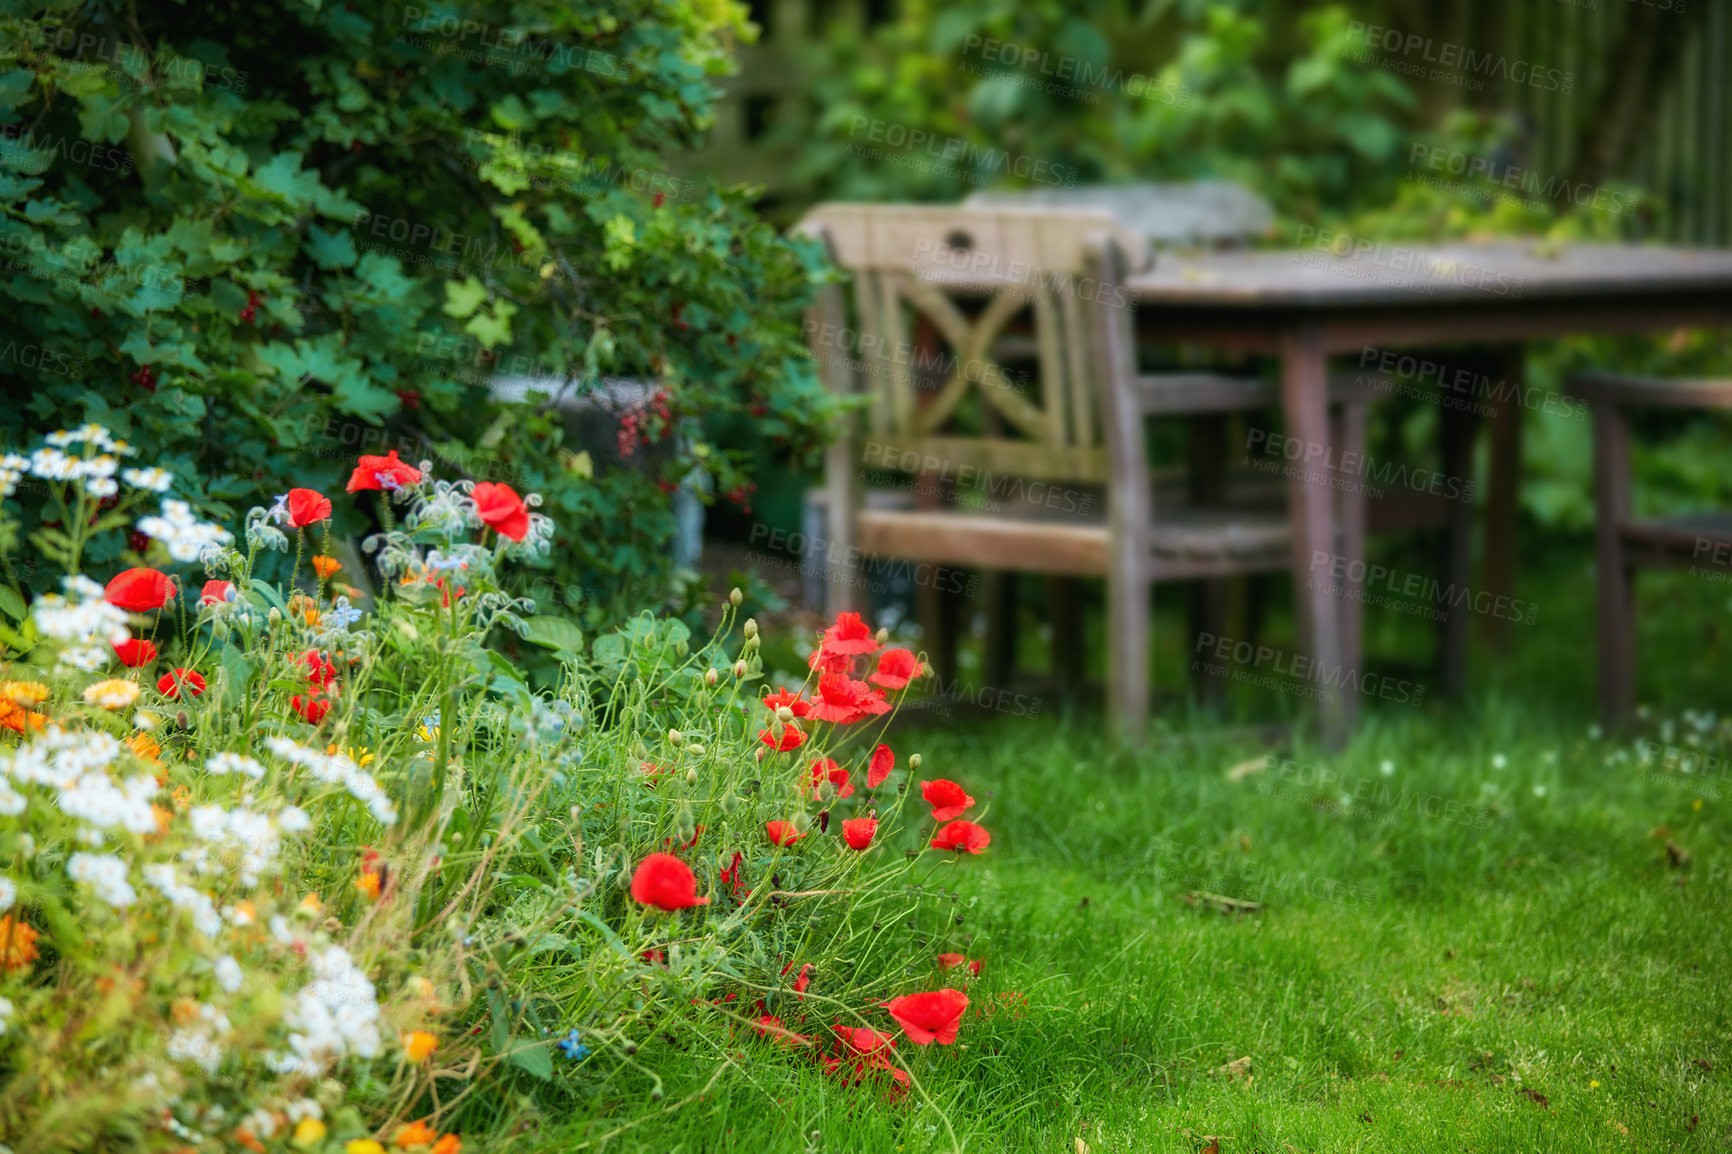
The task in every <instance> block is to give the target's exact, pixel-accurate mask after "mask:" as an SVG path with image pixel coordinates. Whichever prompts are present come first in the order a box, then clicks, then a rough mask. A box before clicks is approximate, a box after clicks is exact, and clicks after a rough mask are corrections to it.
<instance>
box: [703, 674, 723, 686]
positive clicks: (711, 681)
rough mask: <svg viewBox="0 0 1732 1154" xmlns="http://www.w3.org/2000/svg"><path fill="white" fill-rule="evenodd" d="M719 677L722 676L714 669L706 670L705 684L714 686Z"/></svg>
mask: <svg viewBox="0 0 1732 1154" xmlns="http://www.w3.org/2000/svg"><path fill="white" fill-rule="evenodd" d="M719 679H720V678H719V676H718V675H717V673H716V671H715V670H714V669H706V670H704V684H705V685H708V686H711V687H712V688H713V687H714V686H715V684H716V682H717V681H718V680H719Z"/></svg>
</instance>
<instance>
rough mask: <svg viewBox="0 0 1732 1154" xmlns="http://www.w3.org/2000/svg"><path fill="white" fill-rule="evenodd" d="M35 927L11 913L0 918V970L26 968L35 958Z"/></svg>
mask: <svg viewBox="0 0 1732 1154" xmlns="http://www.w3.org/2000/svg"><path fill="white" fill-rule="evenodd" d="M36 937H37V934H36V927H35V926H32V925H28V924H26V923H25V922H22V921H19V920H18V919H17V918H14V917H13V916H12V915H11V914H8V915H6V916H5V917H3V918H0V970H23V969H28V968H29V966H30V963H31V962H34V961H35V960H36Z"/></svg>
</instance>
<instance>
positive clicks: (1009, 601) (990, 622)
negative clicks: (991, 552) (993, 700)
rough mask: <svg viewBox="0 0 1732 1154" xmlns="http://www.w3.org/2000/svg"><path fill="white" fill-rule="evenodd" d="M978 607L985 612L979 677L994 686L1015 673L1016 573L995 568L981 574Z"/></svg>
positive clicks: (1009, 678)
mask: <svg viewBox="0 0 1732 1154" xmlns="http://www.w3.org/2000/svg"><path fill="white" fill-rule="evenodd" d="M981 586H982V590H981V592H982V594H983V597H982V603H981V608H982V609H984V610H985V611H986V644H985V646H984V649H985V653H984V660H983V661H982V662H981V676H982V677H984V678H985V683H986V684H987V685H989V686H992V687H993V688H995V689H1003V688H1004V687H1005V686H1006V685H1008V684H1010V681H1011V678H1012V676H1013V675H1014V674H1015V673H1016V574H1014V573H1007V572H1004V571H1002V570H994V571H992V572H989V573H986V574H983V575H982V580H981Z"/></svg>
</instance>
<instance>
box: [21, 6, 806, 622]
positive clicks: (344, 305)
mask: <svg viewBox="0 0 1732 1154" xmlns="http://www.w3.org/2000/svg"><path fill="white" fill-rule="evenodd" d="M740 19H741V17H740V13H739V10H738V9H736V8H735V7H733V6H731V5H728V4H711V3H700V2H696V0H675V2H668V3H644V2H634V0H600V2H596V3H583V4H577V5H572V4H566V3H555V2H553V0H521V2H516V3H513V4H510V5H508V6H506V7H503V8H494V9H489V10H487V11H486V12H483V11H481V10H479V9H467V8H465V9H459V8H455V7H451V6H448V5H432V6H428V7H425V8H423V7H418V6H415V5H409V6H402V5H397V4H386V3H383V2H380V0H354V2H352V3H343V4H319V3H302V2H292V0H279V2H274V3H264V4H247V5H239V6H228V7H218V8H215V9H208V10H198V11H195V10H193V9H191V8H186V7H184V6H178V5H150V6H147V7H146V8H144V9H142V10H138V11H134V10H133V9H129V8H125V7H123V6H116V5H111V4H107V3H91V4H82V5H71V6H68V5H64V4H48V3H35V4H29V3H26V4H21V5H12V6H10V7H9V8H8V9H7V10H6V11H5V13H4V14H3V15H0V57H3V58H0V113H3V118H4V121H5V122H6V123H7V124H8V125H9V126H10V127H8V128H7V129H6V131H5V133H4V139H0V161H3V163H0V262H4V265H5V268H4V275H0V299H4V300H5V302H6V304H7V305H8V310H9V314H10V317H11V326H10V328H9V331H8V337H7V343H6V344H5V345H4V346H3V347H0V379H4V381H5V388H6V389H7V391H8V392H9V393H10V394H12V395H14V396H17V397H19V398H22V399H24V400H25V403H23V404H19V405H12V406H7V408H6V410H5V412H4V413H3V414H0V446H21V445H25V444H29V443H32V442H33V440H34V438H35V436H37V435H39V434H41V433H44V432H47V431H48V430H51V429H54V428H57V427H61V426H63V425H67V424H71V423H76V422H78V421H84V420H92V421H97V422H100V423H102V424H104V425H105V426H107V427H110V428H113V429H115V430H116V431H117V433H118V434H120V435H122V436H124V437H125V438H126V439H127V440H129V441H131V442H132V443H133V444H135V445H137V446H139V447H140V448H141V449H142V450H143V451H144V452H145V453H147V454H148V455H149V457H150V458H151V459H153V460H157V461H159V462H161V463H162V464H163V465H164V466H165V467H167V468H169V469H172V470H173V471H175V473H176V474H177V475H180V476H183V477H192V476H198V477H200V478H201V479H202V481H201V492H200V494H199V498H198V499H199V503H200V506H201V510H202V511H204V512H205V513H206V514H207V515H208V514H215V515H217V516H219V517H222V518H232V517H233V516H234V515H235V514H236V512H237V511H238V510H241V509H244V508H245V507H246V506H247V505H249V504H253V503H257V502H260V501H265V500H268V499H269V498H270V497H271V496H273V495H275V494H277V493H280V492H282V491H283V490H285V489H287V488H288V487H289V486H290V485H291V484H297V483H298V484H311V485H316V486H329V485H330V484H332V483H333V482H335V481H337V480H338V479H340V477H341V476H342V475H343V472H344V470H345V468H346V465H345V462H346V461H348V460H349V459H351V458H352V457H353V456H354V455H355V453H356V452H368V453H383V452H385V451H386V450H387V449H389V448H396V449H399V450H400V451H401V455H402V456H403V457H405V458H406V459H410V460H419V459H421V458H423V457H427V456H432V457H435V458H437V459H440V460H442V461H445V462H447V463H448V464H450V465H451V466H453V467H455V468H457V469H460V470H462V471H464V472H467V473H469V474H471V475H474V476H485V477H489V478H491V479H493V480H495V481H503V482H507V483H509V484H511V485H513V486H515V487H516V488H517V489H519V490H522V491H527V490H530V489H534V490H537V491H540V492H542V493H544V494H545V495H546V497H547V500H548V503H549V507H550V508H551V509H553V510H556V511H557V512H558V513H559V516H560V521H561V525H562V527H563V528H564V530H565V532H564V533H562V534H561V535H560V536H559V538H558V539H557V540H556V541H555V542H554V547H553V549H552V551H551V553H550V554H549V555H548V556H546V557H545V558H541V559H538V560H537V562H536V564H537V565H540V566H543V567H545V568H550V569H553V570H555V571H556V572H557V573H558V575H559V576H558V580H559V581H560V582H563V583H575V584H576V585H577V586H578V587H579V588H580V589H581V591H582V593H583V594H584V595H585V596H586V598H587V599H589V600H590V601H591V602H592V604H591V605H590V606H587V607H586V611H587V610H588V609H594V610H595V613H594V619H595V620H597V621H600V620H604V619H605V618H606V617H607V613H606V612H605V611H604V610H607V609H617V607H618V606H619V605H621V604H624V605H636V604H641V603H642V602H643V601H644V600H645V599H646V598H649V597H653V596H656V595H659V593H660V591H661V583H662V581H663V578H664V577H665V570H666V559H665V545H666V542H667V541H668V539H669V538H670V537H671V535H672V533H673V521H672V517H671V514H670V512H669V505H668V494H669V493H670V492H671V491H672V490H673V489H674V488H675V486H677V485H679V484H680V483H682V482H685V483H688V484H691V485H692V486H693V487H695V488H696V489H697V490H698V491H700V492H706V493H713V494H717V495H726V494H729V493H734V494H736V495H737V494H740V493H743V492H745V491H747V490H746V486H747V485H748V484H749V483H750V477H749V472H748V469H749V461H748V459H747V458H746V457H745V455H744V454H742V453H739V452H730V451H728V450H727V449H725V448H724V447H723V446H721V445H719V444H715V443H712V442H711V441H710V440H709V439H708V438H707V434H706V429H707V428H708V427H709V425H710V423H711V422H713V421H714V420H716V419H719V418H723V417H726V416H728V415H730V414H742V415H750V416H751V417H752V418H753V419H754V420H756V421H757V422H758V424H759V426H760V428H761V430H762V432H763V433H764V435H765V436H766V437H767V438H769V439H770V441H771V442H772V443H773V444H774V445H776V446H777V447H778V450H779V451H780V452H782V453H784V454H788V455H791V456H794V457H802V458H804V457H808V456H809V455H810V454H811V453H813V452H815V451H816V447H817V446H818V444H819V443H820V441H821V439H822V434H823V431H824V430H825V428H826V426H827V422H828V420H829V414H830V412H831V403H830V401H829V400H828V398H827V397H826V395H825V394H824V392H823V390H822V389H821V388H820V387H819V385H818V382H817V378H816V376H815V374H814V373H813V371H812V369H811V365H810V362H809V361H808V360H807V359H806V357H805V355H804V350H803V345H802V342H801V338H800V327H799V326H800V315H801V312H800V311H801V309H802V308H803V307H804V305H805V304H806V302H807V301H808V299H809V297H810V290H811V285H812V282H813V279H814V277H815V276H817V275H820V274H819V273H818V272H817V271H816V269H817V266H816V265H815V264H814V262H813V257H812V255H811V254H810V253H809V252H806V251H803V250H801V249H799V248H796V247H795V246H793V245H790V244H789V243H787V242H785V241H784V240H782V239H781V238H780V237H779V236H778V235H777V234H776V233H775V232H774V230H772V229H770V228H768V227H767V226H763V225H761V224H759V223H758V222H757V221H756V220H755V218H754V217H753V215H752V213H751V211H750V210H749V208H748V207H747V204H746V201H745V199H744V196H743V194H741V193H738V192H726V191H716V190H710V189H707V188H706V187H704V186H703V185H701V184H700V183H698V182H696V181H693V180H690V179H686V178H683V177H674V176H672V175H670V171H669V165H668V161H667V157H668V156H669V154H670V153H671V152H674V151H676V150H678V149H680V148H683V147H686V146H689V145H691V144H692V143H694V142H696V141H697V140H698V139H699V138H700V136H701V134H702V133H703V132H704V130H705V129H706V128H707V126H708V124H709V121H710V117H711V106H712V101H713V99H714V88H713V85H712V82H711V81H712V78H713V77H714V76H716V75H717V74H719V73H721V72H723V71H724V70H725V69H726V68H727V67H728V56H727V50H728V47H729V45H730V43H731V41H732V39H733V38H734V37H735V36H737V35H739V34H740V33H741V30H742V25H741V23H740ZM501 373H503V374H508V375H513V376H532V377H537V378H551V379H554V380H557V381H559V382H560V385H559V388H560V389H561V390H562V391H563V393H564V394H565V395H566V396H567V397H574V398H586V397H587V398H591V399H592V400H594V401H595V402H596V403H597V404H598V405H600V406H601V407H602V408H603V409H604V410H605V412H604V418H603V419H606V420H610V421H615V422H617V423H618V438H617V442H618V450H619V452H620V453H621V454H624V455H625V464H626V465H628V466H632V465H637V466H638V467H628V468H619V469H611V470H604V471H602V472H601V473H600V475H599V476H595V477H594V478H593V479H592V477H591V474H592V473H594V472H596V470H597V468H598V466H599V465H600V464H601V462H598V461H596V460H594V459H593V457H592V456H591V455H590V454H588V453H585V452H579V451H577V449H578V448H580V447H579V446H573V445H571V444H568V443H567V442H566V438H565V430H564V428H563V426H562V423H561V421H560V420H559V419H558V418H557V416H556V415H555V414H553V413H551V412H549V411H546V410H545V409H544V408H543V407H542V406H540V405H537V404H527V405H521V404H520V405H500V404H495V403H493V402H492V401H491V400H490V399H489V396H488V390H487V387H486V386H487V383H488V382H489V380H490V379H492V378H493V377H494V376H495V375H496V374H501ZM604 378H625V379H631V380H638V381H643V382H647V383H648V385H647V390H646V391H644V392H643V393H642V394H641V395H640V396H638V397H637V399H628V400H619V399H617V397H618V394H617V392H616V391H615V392H610V391H609V390H607V389H605V388H603V381H604ZM609 397H614V398H615V399H614V400H612V401H609V400H608V398H609ZM651 448H655V449H656V450H657V451H656V452H654V453H651V452H650V451H649V450H650V449H651ZM309 459H311V462H312V463H310V461H309ZM639 463H641V464H639ZM628 509H629V510H630V516H625V515H624V512H625V511H626V510H628ZM30 527H34V526H33V523H32V524H27V528H30ZM369 527H370V526H369V525H368V523H367V520H366V518H365V517H364V516H361V515H359V514H356V513H345V515H344V516H343V517H342V518H341V519H340V521H339V524H338V530H339V532H340V533H341V534H343V535H344V536H358V535H360V534H363V533H364V532H366V531H367V530H368V528H369ZM98 547H99V548H101V549H104V550H107V552H104V553H102V554H99V555H93V556H92V560H93V561H95V562H99V563H115V562H117V561H118V559H119V553H120V549H121V546H120V545H119V544H118V543H103V544H100V545H99V546H98ZM59 575H60V574H59V573H57V572H54V571H45V572H42V573H37V574H32V575H30V582H31V584H32V586H33V587H34V588H36V589H38V590H46V589H50V588H53V587H54V582H55V581H56V580H57V578H58V576H59ZM598 600H599V601H602V602H605V603H603V604H596V602H597V601H598Z"/></svg>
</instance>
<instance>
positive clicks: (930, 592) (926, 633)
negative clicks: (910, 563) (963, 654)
mask: <svg viewBox="0 0 1732 1154" xmlns="http://www.w3.org/2000/svg"><path fill="white" fill-rule="evenodd" d="M914 610H915V614H916V616H917V617H918V618H919V620H920V632H921V643H922V644H923V645H924V647H925V649H926V658H927V660H928V661H930V662H931V663H932V668H933V670H934V672H936V673H937V675H938V677H939V678H940V680H941V681H943V682H948V683H952V684H954V683H955V681H956V678H957V669H956V634H957V618H958V617H959V616H960V614H959V613H958V611H957V602H956V597H955V596H954V595H953V594H952V593H951V592H950V591H949V590H948V589H940V588H937V587H935V586H933V585H931V584H923V585H921V586H920V587H919V589H918V591H917V592H916V594H915V598H914Z"/></svg>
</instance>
